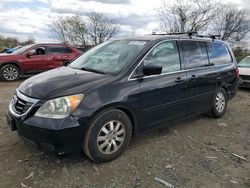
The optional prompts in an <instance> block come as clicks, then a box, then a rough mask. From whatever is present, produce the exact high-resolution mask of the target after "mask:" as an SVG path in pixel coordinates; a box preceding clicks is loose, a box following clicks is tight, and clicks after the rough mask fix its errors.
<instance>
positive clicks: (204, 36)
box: [196, 35, 221, 41]
mask: <svg viewBox="0 0 250 188" xmlns="http://www.w3.org/2000/svg"><path fill="white" fill-rule="evenodd" d="M196 37H201V38H211V39H212V40H213V41H214V40H215V39H217V38H220V37H221V35H196Z"/></svg>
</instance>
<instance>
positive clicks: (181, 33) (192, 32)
mask: <svg viewBox="0 0 250 188" xmlns="http://www.w3.org/2000/svg"><path fill="white" fill-rule="evenodd" d="M185 34H186V35H188V36H189V37H190V38H192V36H193V35H197V34H198V33H197V32H196V31H188V32H180V33H177V32H176V33H174V32H172V33H156V32H155V31H153V32H152V35H185Z"/></svg>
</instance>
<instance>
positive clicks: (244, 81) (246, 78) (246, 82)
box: [239, 75, 250, 88]
mask: <svg viewBox="0 0 250 188" xmlns="http://www.w3.org/2000/svg"><path fill="white" fill-rule="evenodd" d="M240 78H241V82H240V85H239V86H240V87H245V88H250V75H240Z"/></svg>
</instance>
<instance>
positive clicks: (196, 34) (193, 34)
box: [152, 31, 221, 41]
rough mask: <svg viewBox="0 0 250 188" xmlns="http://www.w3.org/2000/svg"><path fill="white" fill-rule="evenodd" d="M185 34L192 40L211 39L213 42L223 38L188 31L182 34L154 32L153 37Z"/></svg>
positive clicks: (181, 33)
mask: <svg viewBox="0 0 250 188" xmlns="http://www.w3.org/2000/svg"><path fill="white" fill-rule="evenodd" d="M185 34H186V35H188V36H189V37H190V38H192V36H195V37H201V38H211V39H212V40H213V41H214V40H215V39H217V38H220V37H221V35H198V32H197V31H188V32H180V33H156V32H155V31H154V32H152V35H185Z"/></svg>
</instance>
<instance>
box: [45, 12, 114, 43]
mask: <svg viewBox="0 0 250 188" xmlns="http://www.w3.org/2000/svg"><path fill="white" fill-rule="evenodd" d="M50 27H51V31H52V33H53V34H54V36H55V37H56V38H57V39H58V40H59V41H61V42H62V43H71V44H73V45H80V46H82V47H85V48H88V46H90V45H97V44H100V43H102V42H104V41H106V40H108V39H110V38H111V37H113V36H114V35H116V34H117V33H118V31H119V27H118V25H117V24H116V22H115V20H113V19H110V18H108V17H107V16H105V15H104V14H103V13H98V12H90V13H89V14H88V16H87V17H86V18H85V19H82V18H81V17H79V16H69V17H65V18H62V17H60V18H57V19H54V20H53V21H52V24H51V25H50Z"/></svg>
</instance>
